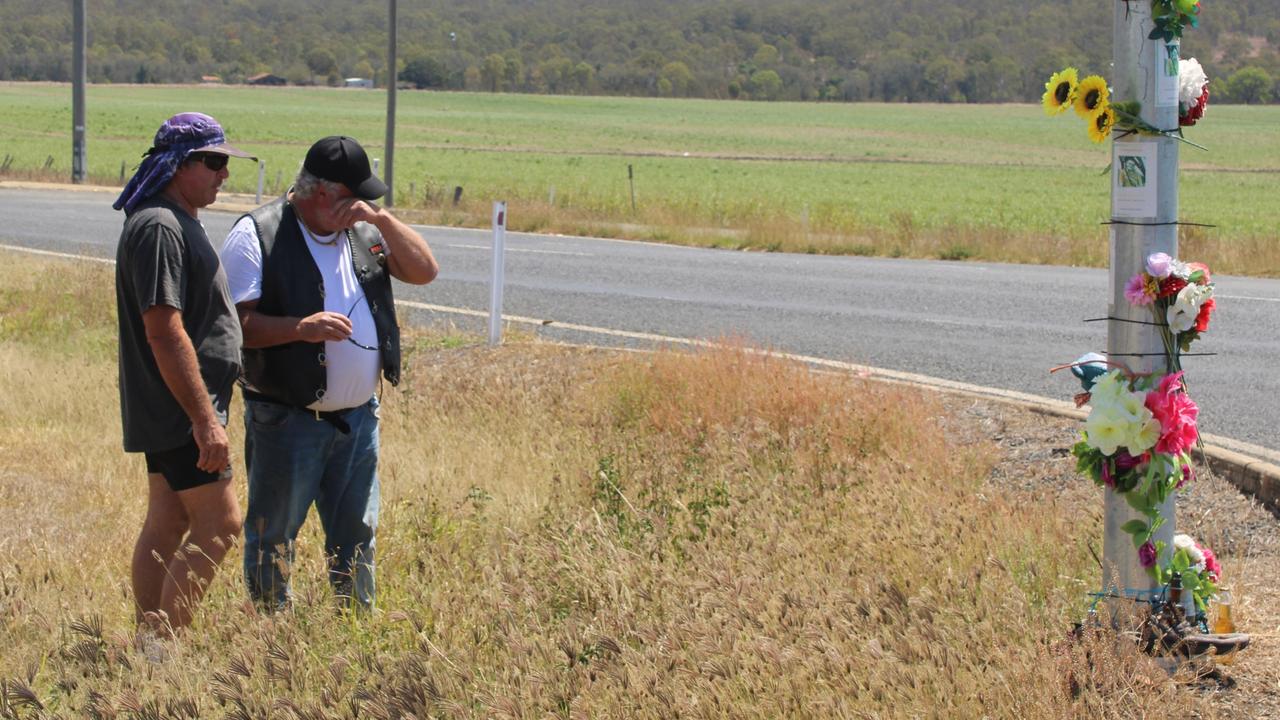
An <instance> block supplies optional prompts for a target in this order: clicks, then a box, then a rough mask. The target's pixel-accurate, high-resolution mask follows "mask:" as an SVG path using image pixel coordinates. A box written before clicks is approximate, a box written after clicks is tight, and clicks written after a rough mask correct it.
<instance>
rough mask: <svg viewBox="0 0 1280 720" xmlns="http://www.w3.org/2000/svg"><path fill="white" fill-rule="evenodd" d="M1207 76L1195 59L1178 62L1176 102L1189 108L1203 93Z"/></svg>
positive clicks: (1207, 80) (1207, 79)
mask: <svg viewBox="0 0 1280 720" xmlns="http://www.w3.org/2000/svg"><path fill="white" fill-rule="evenodd" d="M1207 82H1209V76H1208V75H1205V74H1204V68H1202V67H1200V62H1199V61H1198V60H1196V59H1195V58H1187V59H1185V60H1179V61H1178V102H1179V103H1180V104H1182V105H1183V106H1184V107H1191V106H1192V105H1193V104H1195V102H1196V100H1199V99H1200V95H1202V94H1203V93H1204V86H1205V83H1207Z"/></svg>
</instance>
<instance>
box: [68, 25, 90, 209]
mask: <svg viewBox="0 0 1280 720" xmlns="http://www.w3.org/2000/svg"><path fill="white" fill-rule="evenodd" d="M84 3H85V0H74V2H73V3H72V7H71V34H72V35H74V37H73V38H72V39H71V44H72V45H73V46H74V48H73V50H72V51H71V55H72V59H71V182H73V183H75V184H77V185H79V184H81V183H83V182H84V181H85V177H86V176H87V175H88V151H87V148H86V147H85V145H86V142H85V120H84V85H85V80H86V75H87V73H86V72H85V52H86V47H85V46H86V45H88V37H89V31H88V29H87V27H86V26H87V24H88V23H86V22H85V8H84Z"/></svg>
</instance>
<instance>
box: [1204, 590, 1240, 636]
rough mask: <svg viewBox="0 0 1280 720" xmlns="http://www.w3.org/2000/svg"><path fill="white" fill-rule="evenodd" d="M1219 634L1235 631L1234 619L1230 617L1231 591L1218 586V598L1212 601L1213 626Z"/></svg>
mask: <svg viewBox="0 0 1280 720" xmlns="http://www.w3.org/2000/svg"><path fill="white" fill-rule="evenodd" d="M1210 629H1211V630H1213V632H1214V633H1216V634H1219V635H1228V634H1230V633H1233V632H1235V631H1236V624H1235V621H1234V620H1232V619H1231V591H1230V590H1228V589H1227V588H1218V599H1217V601H1216V602H1215V603H1214V614H1213V627H1212V628H1210Z"/></svg>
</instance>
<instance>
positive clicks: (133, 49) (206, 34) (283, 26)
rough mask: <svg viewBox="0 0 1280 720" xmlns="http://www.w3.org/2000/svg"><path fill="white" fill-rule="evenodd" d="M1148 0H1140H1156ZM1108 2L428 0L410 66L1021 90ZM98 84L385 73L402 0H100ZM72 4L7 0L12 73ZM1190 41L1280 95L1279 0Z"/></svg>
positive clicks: (3, 71)
mask: <svg viewBox="0 0 1280 720" xmlns="http://www.w3.org/2000/svg"><path fill="white" fill-rule="evenodd" d="M1141 1H1145V0H1135V2H1141ZM1113 5H1114V3H1100V2H1097V0H948V1H946V2H939V1H938V0H891V1H889V2H886V1H885V0H596V1H595V2H583V1H576V0H467V1H466V2H457V1H455V0H419V1H416V2H401V3H399V6H398V8H399V16H400V22H399V49H398V53H399V63H398V64H399V65H400V67H399V69H398V70H399V73H398V75H399V78H400V81H401V82H403V83H407V84H409V85H411V86H416V87H421V88H441V89H467V90H481V91H492V92H527V93H558V94H572V93H584V94H587V93H589V94H606V95H609V94H612V95H641V96H643V95H650V96H679V97H708V98H739V99H752V100H833V101H863V100H881V101H889V102H926V101H933V102H1021V101H1029V100H1035V99H1038V98H1039V96H1040V94H1041V93H1042V92H1043V86H1044V82H1045V80H1046V79H1047V78H1048V77H1049V75H1050V74H1051V73H1053V72H1054V71H1055V70H1058V69H1060V68H1062V67H1064V66H1067V65H1074V66H1076V67H1078V68H1080V70H1081V71H1082V72H1098V73H1103V74H1105V72H1106V70H1107V68H1108V65H1109V63H1110V59H1111V53H1112V48H1111V44H1112V39H1111V38H1112V21H1113V17H1112V12H1113V10H1112V7H1113ZM88 7H89V45H90V47H89V65H88V67H89V78H90V81H91V82H117V83H159V82H164V83H175V82H176V83H185V82H198V81H199V80H200V79H201V78H204V77H209V76H216V77H217V78H218V79H219V80H220V81H222V82H228V83H239V82H244V81H245V80H246V78H249V77H253V76H255V75H260V74H262V73H271V74H274V75H277V76H279V77H281V78H284V79H286V80H287V81H289V82H292V83H296V84H313V83H318V84H331V85H336V84H340V83H341V82H342V80H343V79H344V78H347V77H364V78H371V79H373V80H374V82H375V83H376V84H377V85H379V86H385V84H386V82H387V77H388V73H387V69H386V67H385V65H386V33H387V11H388V2H387V1H386V0H342V1H341V2H339V1H338V0H269V1H265V2H264V1H262V0H202V2H188V1H187V0H88ZM70 43H71V3H69V2H49V1H48V0H4V2H3V4H0V80H54V81H66V80H68V79H69V78H70V74H71V44H70ZM1183 56H1184V57H1196V58H1197V59H1199V60H1200V62H1201V63H1202V64H1203V65H1204V66H1205V69H1206V71H1207V72H1208V73H1209V77H1210V80H1211V83H1212V84H1211V85H1210V88H1211V91H1212V94H1213V99H1214V101H1215V102H1223V101H1234V102H1276V101H1280V2H1276V0H1231V2H1221V1H1219V0H1206V2H1205V3H1204V10H1203V14H1202V20H1201V26H1200V27H1199V28H1198V29H1194V30H1188V32H1187V34H1186V37H1185V38H1184V43H1183Z"/></svg>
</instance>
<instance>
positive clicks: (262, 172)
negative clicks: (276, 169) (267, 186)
mask: <svg viewBox="0 0 1280 720" xmlns="http://www.w3.org/2000/svg"><path fill="white" fill-rule="evenodd" d="M266 179H267V161H266V160H259V161H258V195H257V198H256V199H255V200H254V203H255V204H257V205H261V204H262V185H263V183H264V182H265V181H266Z"/></svg>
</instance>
